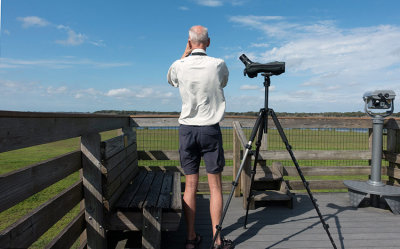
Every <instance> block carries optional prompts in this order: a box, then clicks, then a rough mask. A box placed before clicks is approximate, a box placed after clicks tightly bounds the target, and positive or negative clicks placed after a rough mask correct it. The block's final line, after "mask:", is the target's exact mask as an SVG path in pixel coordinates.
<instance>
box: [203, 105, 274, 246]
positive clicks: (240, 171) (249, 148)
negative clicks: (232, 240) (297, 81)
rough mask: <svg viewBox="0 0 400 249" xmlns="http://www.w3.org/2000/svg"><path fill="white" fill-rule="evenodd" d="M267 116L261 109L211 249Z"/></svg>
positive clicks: (264, 110) (212, 244)
mask: <svg viewBox="0 0 400 249" xmlns="http://www.w3.org/2000/svg"><path fill="white" fill-rule="evenodd" d="M266 114H267V112H266V109H261V110H260V112H259V115H258V117H257V120H256V123H255V124H254V127H253V130H252V132H251V135H250V139H249V141H248V143H247V145H246V150H245V152H244V155H243V160H242V162H241V164H240V167H239V170H238V173H237V175H236V179H235V181H234V182H232V190H231V193H230V194H229V197H228V199H227V201H226V204H225V207H224V210H223V212H222V215H221V220H220V221H219V223H218V225H217V227H216V229H217V230H216V232H215V235H214V237H213V241H212V243H211V246H210V249H212V248H213V247H214V244H215V241H216V239H217V238H218V235H219V234H220V232H221V230H222V222H223V221H224V219H225V215H226V213H227V212H228V207H229V204H230V203H231V200H232V197H233V194H234V192H235V189H236V187H237V185H238V182H239V179H240V174H241V173H242V170H243V167H244V164H245V161H246V160H245V158H247V156H248V155H249V154H250V151H251V147H252V144H253V142H254V139H255V137H256V134H257V131H258V129H259V127H260V126H261V125H262V121H263V120H264V119H265V117H266Z"/></svg>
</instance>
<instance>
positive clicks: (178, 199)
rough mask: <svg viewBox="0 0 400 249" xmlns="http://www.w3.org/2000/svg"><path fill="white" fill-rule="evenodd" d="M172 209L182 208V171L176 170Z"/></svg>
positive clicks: (179, 209) (178, 209)
mask: <svg viewBox="0 0 400 249" xmlns="http://www.w3.org/2000/svg"><path fill="white" fill-rule="evenodd" d="M171 209H173V210H177V211H181V210H182V190H181V173H180V172H174V181H173V185H172V203H171Z"/></svg>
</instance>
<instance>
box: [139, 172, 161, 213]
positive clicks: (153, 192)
mask: <svg viewBox="0 0 400 249" xmlns="http://www.w3.org/2000/svg"><path fill="white" fill-rule="evenodd" d="M155 174H156V175H155V177H154V180H153V182H152V184H151V188H150V191H149V193H148V195H147V198H146V201H144V203H143V206H142V208H145V207H155V206H156V205H157V200H158V196H159V195H160V190H161V186H162V183H163V178H164V172H162V171H159V172H156V173H155Z"/></svg>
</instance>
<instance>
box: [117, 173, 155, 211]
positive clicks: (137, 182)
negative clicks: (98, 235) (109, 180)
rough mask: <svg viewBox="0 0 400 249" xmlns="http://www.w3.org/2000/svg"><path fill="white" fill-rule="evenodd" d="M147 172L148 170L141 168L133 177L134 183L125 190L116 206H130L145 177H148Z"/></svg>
mask: <svg viewBox="0 0 400 249" xmlns="http://www.w3.org/2000/svg"><path fill="white" fill-rule="evenodd" d="M146 175H147V172H146V170H140V171H139V174H138V175H137V176H136V177H135V179H133V181H132V184H129V186H128V187H127V189H126V190H125V192H124V193H123V194H122V195H121V197H120V198H119V200H118V202H117V204H116V207H117V208H123V209H125V208H128V207H129V204H130V203H131V201H132V199H133V198H134V197H135V196H136V193H137V191H138V190H139V188H140V186H141V185H142V182H143V180H144V178H145V177H146Z"/></svg>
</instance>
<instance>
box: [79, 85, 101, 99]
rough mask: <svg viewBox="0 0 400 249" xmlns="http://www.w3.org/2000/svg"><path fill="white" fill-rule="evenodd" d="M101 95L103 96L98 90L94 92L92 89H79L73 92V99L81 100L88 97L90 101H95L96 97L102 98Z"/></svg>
mask: <svg viewBox="0 0 400 249" xmlns="http://www.w3.org/2000/svg"><path fill="white" fill-rule="evenodd" d="M103 95H104V94H103V93H102V92H101V91H99V90H96V89H94V88H88V89H79V90H77V91H75V96H74V97H75V98H76V99H81V98H84V97H90V98H92V99H93V98H94V99H96V98H97V97H98V96H103Z"/></svg>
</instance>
